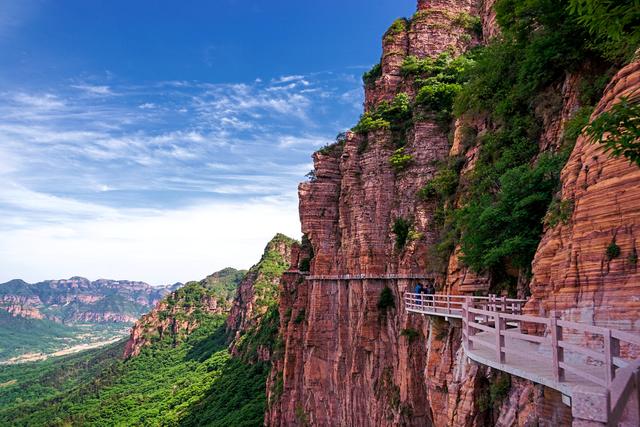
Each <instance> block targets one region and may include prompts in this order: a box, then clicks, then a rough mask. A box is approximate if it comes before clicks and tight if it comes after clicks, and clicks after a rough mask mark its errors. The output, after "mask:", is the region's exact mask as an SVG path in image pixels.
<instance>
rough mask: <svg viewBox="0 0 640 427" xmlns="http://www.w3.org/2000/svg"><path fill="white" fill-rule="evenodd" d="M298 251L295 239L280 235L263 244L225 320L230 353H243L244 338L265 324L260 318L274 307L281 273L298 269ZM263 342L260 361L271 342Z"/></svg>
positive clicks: (247, 338)
mask: <svg viewBox="0 0 640 427" xmlns="http://www.w3.org/2000/svg"><path fill="white" fill-rule="evenodd" d="M298 254H299V246H298V244H297V242H295V241H294V240H293V239H290V238H289V237H287V236H284V235H282V234H278V235H276V236H275V237H274V238H273V239H272V240H271V241H270V242H269V243H268V244H267V246H266V247H265V249H264V253H263V255H262V258H261V259H260V261H259V262H258V263H257V264H256V265H254V266H253V267H251V269H250V270H249V271H248V272H247V274H246V276H245V277H244V279H243V280H242V282H240V284H239V285H238V290H237V292H236V295H235V298H234V300H233V305H232V307H231V310H230V312H229V317H228V318H227V322H226V328H227V334H228V335H229V336H230V345H229V349H230V351H231V354H232V355H234V356H241V355H242V356H246V355H245V354H241V353H243V351H244V350H245V348H246V347H248V343H247V342H246V341H247V340H249V341H251V340H252V338H253V335H255V334H256V332H259V330H260V329H261V328H265V327H267V326H268V325H266V324H263V323H265V322H262V320H263V318H264V317H265V315H266V314H267V312H268V311H269V310H274V311H275V310H276V306H277V305H278V292H279V291H278V286H279V284H280V280H281V278H282V274H283V272H285V271H286V270H288V269H290V268H291V267H292V265H293V266H294V267H295V268H297V266H298ZM266 323H269V321H267V322H266ZM274 332H276V331H275V330H274ZM272 338H273V339H275V338H276V337H275V336H273V337H272ZM264 344H265V343H260V344H258V345H257V348H256V352H257V356H258V359H259V360H262V361H268V360H269V359H270V357H271V352H270V350H269V349H270V348H271V344H272V343H269V345H264Z"/></svg>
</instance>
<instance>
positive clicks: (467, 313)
mask: <svg viewBox="0 0 640 427" xmlns="http://www.w3.org/2000/svg"><path fill="white" fill-rule="evenodd" d="M472 306H473V305H472V303H471V297H469V296H467V297H465V298H464V305H463V307H464V312H465V314H464V324H465V326H466V328H467V338H466V339H467V350H473V340H471V337H472V336H473V335H474V332H473V331H475V329H474V328H473V326H471V325H470V323H471V322H473V313H471V312H470V311H469V309H470V308H472Z"/></svg>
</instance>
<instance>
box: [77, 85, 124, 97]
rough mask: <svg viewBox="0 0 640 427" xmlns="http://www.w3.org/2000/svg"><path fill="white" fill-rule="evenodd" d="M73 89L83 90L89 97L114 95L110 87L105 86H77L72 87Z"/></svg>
mask: <svg viewBox="0 0 640 427" xmlns="http://www.w3.org/2000/svg"><path fill="white" fill-rule="evenodd" d="M71 87H72V88H74V89H78V90H81V91H83V92H85V93H86V94H88V95H98V96H105V95H113V94H114V93H113V92H112V91H111V88H110V87H109V86H103V85H90V84H77V85H71Z"/></svg>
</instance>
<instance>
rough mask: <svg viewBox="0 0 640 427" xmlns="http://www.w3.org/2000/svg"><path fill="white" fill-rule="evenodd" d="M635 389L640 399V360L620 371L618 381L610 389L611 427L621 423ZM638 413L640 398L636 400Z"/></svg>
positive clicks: (609, 421)
mask: <svg viewBox="0 0 640 427" xmlns="http://www.w3.org/2000/svg"><path fill="white" fill-rule="evenodd" d="M634 389H635V392H636V395H637V396H639V397H640V360H636V361H635V362H633V363H632V364H630V365H629V366H627V367H626V368H623V369H620V370H619V371H618V375H617V376H616V379H615V380H614V381H613V382H612V383H611V387H610V389H609V405H610V407H611V411H610V413H609V420H608V425H609V426H617V425H618V424H619V423H620V420H621V418H622V415H623V413H624V410H625V408H626V406H627V403H628V402H629V400H630V399H631V396H632V394H633V391H634ZM635 404H636V411H637V412H638V413H640V398H639V399H636V402H635Z"/></svg>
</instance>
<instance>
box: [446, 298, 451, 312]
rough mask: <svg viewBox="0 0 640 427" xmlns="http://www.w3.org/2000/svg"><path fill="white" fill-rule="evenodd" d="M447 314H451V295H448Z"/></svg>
mask: <svg viewBox="0 0 640 427" xmlns="http://www.w3.org/2000/svg"><path fill="white" fill-rule="evenodd" d="M447 314H451V295H447Z"/></svg>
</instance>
